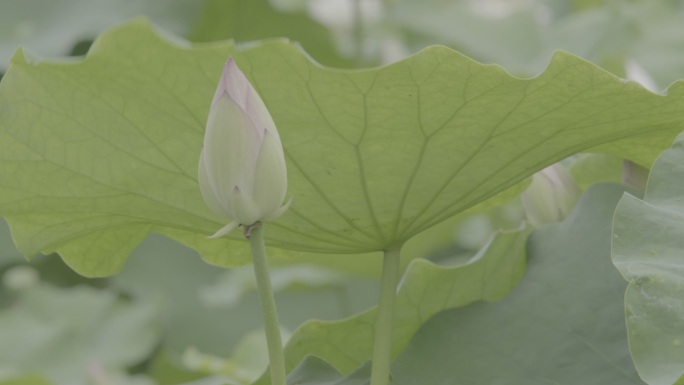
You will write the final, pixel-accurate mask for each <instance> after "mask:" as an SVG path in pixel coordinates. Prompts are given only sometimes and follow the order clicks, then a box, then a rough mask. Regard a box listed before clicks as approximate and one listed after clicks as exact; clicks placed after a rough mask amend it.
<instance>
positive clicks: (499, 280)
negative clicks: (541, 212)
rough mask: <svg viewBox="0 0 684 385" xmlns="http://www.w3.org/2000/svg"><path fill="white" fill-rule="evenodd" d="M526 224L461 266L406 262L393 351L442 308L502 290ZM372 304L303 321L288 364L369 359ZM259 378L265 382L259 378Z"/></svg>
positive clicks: (520, 254) (343, 366)
mask: <svg viewBox="0 0 684 385" xmlns="http://www.w3.org/2000/svg"><path fill="white" fill-rule="evenodd" d="M527 234H528V231H527V230H520V231H514V232H504V233H500V234H498V235H497V236H496V237H494V238H493V239H492V240H491V242H490V243H489V244H488V245H487V247H486V248H484V249H483V250H482V251H481V252H480V254H478V255H477V256H475V257H473V259H472V260H471V261H469V263H467V264H465V265H462V266H452V267H445V266H438V265H435V264H434V263H432V262H429V261H427V260H424V259H418V260H415V261H413V262H411V264H410V265H409V267H408V269H407V270H406V274H405V275H404V277H403V279H402V283H401V285H400V287H399V291H398V294H397V300H396V301H397V302H396V310H395V321H394V335H393V339H392V341H393V346H392V350H393V355H397V354H398V353H399V352H400V351H402V350H403V348H404V347H405V346H406V344H407V343H408V341H409V340H410V339H411V337H412V336H413V334H414V333H415V332H416V331H417V330H418V328H419V327H420V326H421V325H422V324H423V323H424V322H426V321H427V320H428V319H429V318H430V317H432V316H433V315H434V314H436V313H438V312H439V311H442V310H444V309H449V308H453V307H459V306H465V305H466V304H469V303H471V302H473V301H478V300H487V301H493V300H497V299H500V298H501V297H503V296H504V295H506V294H507V293H508V292H509V291H510V290H511V288H513V286H514V285H515V284H516V283H517V282H518V279H519V278H520V277H521V276H522V274H523V271H524V269H525V254H524V245H525V241H526V239H527ZM375 314H376V309H375V308H373V309H371V310H368V311H366V312H364V313H361V314H359V315H356V316H354V317H351V318H347V319H344V320H341V321H335V322H326V321H316V320H314V321H309V322H307V323H305V324H303V325H302V326H301V327H300V328H299V329H298V330H297V331H295V333H294V334H293V335H292V337H291V338H290V340H289V342H288V343H287V345H286V348H285V359H286V361H287V365H288V367H289V368H290V369H291V368H294V367H295V366H296V365H297V364H298V363H299V362H300V361H301V360H302V359H304V357H306V356H308V355H314V356H317V357H320V358H321V359H323V360H325V361H326V362H328V363H329V364H331V365H333V366H334V367H335V368H336V369H337V370H339V371H341V372H342V373H348V372H349V371H351V370H353V369H354V368H357V367H358V366H360V365H361V364H362V363H363V362H365V361H366V360H368V359H370V357H371V353H372V343H373V327H374V321H375ZM258 383H259V384H266V383H267V382H266V380H265V379H262V380H261V381H259V382H258Z"/></svg>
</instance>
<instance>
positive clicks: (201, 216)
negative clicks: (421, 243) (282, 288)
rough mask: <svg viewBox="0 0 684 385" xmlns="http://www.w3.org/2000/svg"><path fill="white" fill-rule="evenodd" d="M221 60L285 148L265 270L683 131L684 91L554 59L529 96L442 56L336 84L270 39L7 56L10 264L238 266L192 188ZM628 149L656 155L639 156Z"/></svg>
mask: <svg viewBox="0 0 684 385" xmlns="http://www.w3.org/2000/svg"><path fill="white" fill-rule="evenodd" d="M229 54H232V55H233V56H234V57H235V59H236V61H237V63H238V64H239V65H240V66H241V68H242V69H243V70H244V71H245V72H246V73H247V74H248V76H249V78H250V79H251V81H252V83H253V84H254V85H255V87H256V88H257V89H258V91H259V92H260V94H261V96H262V97H263V99H264V101H265V103H266V105H267V106H268V108H269V110H270V111H271V114H272V115H273V118H274V120H275V122H276V124H277V126H278V127H279V131H280V134H281V137H282V140H283V144H284V147H285V152H286V157H287V162H288V177H289V187H290V188H289V195H291V196H293V197H294V203H293V205H292V207H291V209H290V210H289V211H288V212H287V214H285V215H284V216H283V217H281V218H280V219H279V220H278V221H277V222H274V223H272V224H270V225H269V226H268V228H267V230H266V233H267V241H268V243H269V245H271V246H274V247H278V248H279V249H272V250H271V255H274V256H280V257H287V256H292V255H296V254H298V253H295V252H292V251H288V250H299V251H308V252H313V253H320V252H325V253H364V252H374V251H379V250H384V249H386V248H387V247H390V246H393V245H397V244H401V243H402V242H405V241H406V240H408V239H410V238H411V237H412V236H413V235H415V234H418V233H420V232H422V231H424V230H426V229H428V228H430V227H431V226H434V225H435V224H438V223H440V222H442V221H444V220H447V219H449V218H450V217H452V216H454V215H456V214H458V213H460V212H463V211H464V210H466V209H468V208H471V207H473V206H475V205H476V204H478V203H480V202H482V201H484V200H486V199H487V198H490V197H492V196H495V195H496V194H497V193H499V192H501V191H504V190H506V189H507V188H510V187H512V186H514V185H516V184H518V183H519V182H521V181H522V180H524V179H525V178H526V177H528V176H530V175H531V174H532V173H534V172H535V171H537V170H539V169H541V168H543V167H545V166H547V165H549V164H551V163H554V162H555V161H557V160H560V159H562V158H564V157H566V156H568V155H570V154H573V153H575V152H578V151H581V150H584V149H587V148H591V147H595V146H598V145H601V144H606V143H611V144H610V146H608V147H605V146H604V147H603V149H604V150H605V151H610V152H614V153H617V154H619V155H621V156H625V157H636V158H638V159H637V160H638V161H640V162H642V163H647V164H648V163H649V162H650V161H651V160H652V159H653V158H654V157H655V150H657V149H658V147H659V146H660V147H661V148H664V147H665V146H667V145H669V143H670V141H671V140H672V138H673V137H674V136H675V132H677V131H678V130H679V129H680V128H681V127H682V125H684V113H682V112H683V111H684V103H683V102H682V101H683V100H684V92H683V90H684V88H683V87H682V86H681V85H682V83H677V84H675V85H674V86H672V87H671V88H670V94H669V95H668V96H660V95H655V94H652V93H649V92H647V91H645V90H644V89H643V88H641V87H640V86H639V85H637V84H635V83H632V82H624V81H622V80H620V79H617V78H615V77H613V76H612V75H610V74H608V73H606V72H604V71H603V70H601V69H599V68H597V67H595V66H593V65H591V64H590V63H587V62H585V61H583V60H581V59H578V58H576V57H574V56H572V55H568V54H565V53H558V54H557V55H556V56H555V57H554V59H553V60H552V62H551V64H550V65H549V67H548V68H547V70H546V71H545V72H544V73H542V74H541V75H540V76H538V77H536V78H534V79H527V80H526V79H517V78H514V77H511V76H510V75H508V74H507V73H505V72H504V71H503V70H502V69H501V68H499V67H496V66H491V65H482V64H479V63H476V62H474V61H472V60H470V59H468V58H466V57H464V56H462V55H460V54H458V53H456V52H454V51H452V50H450V49H447V48H444V47H431V48H429V49H426V50H424V51H422V52H421V53H419V54H417V55H415V56H412V57H410V58H408V59H406V60H404V61H401V62H398V63H396V64H394V65H391V66H388V67H383V68H378V69H371V70H364V71H340V70H333V69H327V68H322V67H320V66H319V65H317V64H316V63H313V62H311V61H310V60H309V59H308V58H307V56H306V55H305V54H304V53H303V52H302V51H301V50H300V49H299V48H297V47H296V46H295V45H293V44H291V43H288V42H284V41H271V42H267V43H263V44H255V45H252V46H250V47H249V48H244V49H242V50H235V49H234V47H233V46H231V45H230V44H229V43H216V44H210V45H197V46H187V44H180V43H178V44H176V43H171V42H169V41H168V40H165V39H163V38H161V37H160V36H159V35H158V34H157V33H155V32H154V30H153V29H152V28H151V27H150V26H149V25H148V23H146V22H144V21H134V22H132V23H129V24H127V25H124V26H122V27H120V28H117V29H115V30H112V31H110V32H108V33H106V34H104V35H103V36H102V37H101V38H99V39H98V40H97V41H96V42H95V44H94V46H93V47H92V49H91V52H90V53H89V55H88V56H87V58H86V59H85V60H83V61H80V62H77V63H61V64H60V63H49V62H41V61H35V59H29V58H28V57H27V56H26V55H25V53H23V52H22V51H19V52H18V53H17V54H16V56H15V57H14V59H13V64H12V67H11V68H10V70H9V71H8V73H7V74H6V75H5V77H4V78H3V81H2V83H1V84H0V154H1V155H0V180H2V185H0V213H1V214H3V215H4V216H6V218H7V219H8V222H9V223H10V225H11V227H12V231H13V235H14V239H15V241H16V242H17V244H18V247H19V250H20V251H21V252H22V253H23V254H24V255H28V256H30V255H33V254H36V253H37V252H39V251H45V252H49V251H57V252H59V253H60V255H62V257H63V258H64V259H65V260H66V261H67V263H68V264H69V265H70V266H72V267H73V268H74V269H75V270H77V271H79V272H80V273H82V274H85V275H91V276H101V275H108V274H114V273H116V272H117V271H118V270H119V269H120V268H121V266H122V264H123V262H124V260H125V258H126V257H127V256H128V254H129V253H130V252H131V250H133V249H134V248H135V246H136V245H137V244H138V243H139V242H140V241H141V240H142V239H143V238H144V237H145V236H146V235H147V234H148V233H149V232H159V233H163V234H166V235H168V236H170V237H172V238H174V239H176V240H178V241H180V242H182V243H184V244H185V245H188V246H190V247H192V248H195V249H196V250H198V251H199V252H200V253H201V254H202V255H203V257H204V258H205V259H206V260H207V261H209V262H210V263H215V264H221V265H228V266H233V265H239V264H244V263H246V262H248V261H249V253H248V250H247V245H246V243H245V242H244V241H243V240H242V236H241V234H239V232H235V234H232V235H231V237H230V238H223V239H218V240H213V241H210V240H207V239H206V236H208V235H210V234H212V233H214V232H215V231H216V230H217V229H218V228H220V227H222V226H223V225H225V223H223V221H222V220H221V219H220V218H218V217H216V216H215V215H214V214H212V213H211V212H210V211H209V210H208V209H207V208H206V206H205V204H204V202H203V201H202V199H201V196H200V193H199V188H198V186H197V180H196V173H197V160H198V156H199V151H200V148H201V141H202V136H203V133H204V123H205V118H206V115H207V112H208V109H209V104H210V101H211V96H212V95H213V92H214V88H215V86H216V82H217V80H218V77H219V75H220V70H221V66H222V64H223V62H224V61H225V59H226V57H227V56H228V55H229ZM634 138H638V139H639V140H640V141H642V142H643V141H645V140H646V139H648V140H650V141H651V142H650V143H651V144H653V146H654V147H653V148H649V149H648V150H649V152H644V151H643V146H642V145H641V143H640V142H638V141H636V140H634ZM614 141H618V142H617V143H615V144H612V142H614Z"/></svg>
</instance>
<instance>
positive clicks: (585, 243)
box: [392, 184, 643, 385]
mask: <svg viewBox="0 0 684 385" xmlns="http://www.w3.org/2000/svg"><path fill="white" fill-rule="evenodd" d="M623 191H624V188H623V187H622V186H619V185H615V184H600V185H597V186H594V187H592V188H590V189H589V190H588V191H587V192H586V194H585V195H584V196H583V198H582V199H581V201H580V203H579V204H578V206H577V207H576V209H575V210H574V211H573V212H572V213H571V215H570V216H569V217H568V218H567V219H566V220H565V221H564V222H562V223H559V224H554V225H548V226H545V227H542V228H540V229H538V230H537V231H536V232H534V233H533V234H532V235H531V236H530V238H529V241H528V247H527V251H528V265H527V270H526V272H525V276H524V277H523V278H522V280H521V281H520V283H519V284H518V286H516V287H515V288H514V289H513V290H512V291H511V292H510V294H509V295H508V296H507V297H506V298H504V299H503V300H501V301H499V302H494V303H483V302H480V303H476V304H473V305H471V306H468V307H464V308H459V309H453V310H449V311H446V312H443V313H440V314H438V315H437V316H435V317H434V318H432V319H431V320H430V321H429V322H427V323H426V324H425V325H423V327H422V328H421V329H420V330H419V331H418V333H417V334H416V336H415V337H414V338H413V340H411V342H410V344H409V347H408V348H407V349H406V350H405V351H404V352H403V353H402V354H401V355H400V356H399V357H398V358H397V359H396V360H395V362H394V364H393V370H392V373H393V378H394V380H395V381H394V382H393V384H396V385H414V384H430V385H455V384H525V385H548V384H564V385H565V384H568V385H570V384H572V385H575V384H577V385H579V384H581V385H628V384H629V385H637V384H643V382H642V381H641V380H640V379H639V377H638V375H637V373H636V371H635V369H634V367H633V365H632V362H631V359H630V356H629V349H628V346H627V333H626V329H625V323H624V312H623V309H622V305H623V301H622V295H621V293H622V291H623V290H624V288H625V286H626V284H625V282H624V280H623V279H622V278H621V277H620V274H619V273H618V272H617V271H616V270H615V268H614V267H613V265H612V264H611V261H610V234H611V220H612V216H613V210H614V208H615V205H616V204H617V202H618V200H619V198H620V196H621V195H622V193H623Z"/></svg>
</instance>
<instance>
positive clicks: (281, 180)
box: [252, 131, 287, 215]
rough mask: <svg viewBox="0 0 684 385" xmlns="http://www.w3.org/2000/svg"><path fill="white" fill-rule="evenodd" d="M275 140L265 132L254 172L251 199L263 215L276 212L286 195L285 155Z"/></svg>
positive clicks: (278, 142) (275, 137) (275, 138)
mask: <svg viewBox="0 0 684 385" xmlns="http://www.w3.org/2000/svg"><path fill="white" fill-rule="evenodd" d="M277 139H278V138H277V136H274V135H273V134H271V133H270V132H269V131H266V132H265V135H264V140H263V141H262V142H261V148H260V149H259V158H258V159H257V162H256V167H255V170H254V190H253V193H252V197H253V198H254V202H255V203H256V204H257V206H259V207H260V208H261V210H262V213H263V214H264V215H269V213H270V212H272V211H274V210H277V209H278V207H280V205H282V203H283V199H285V194H286V193H287V169H286V167H285V155H284V154H283V147H282V146H281V144H280V141H279V140H277Z"/></svg>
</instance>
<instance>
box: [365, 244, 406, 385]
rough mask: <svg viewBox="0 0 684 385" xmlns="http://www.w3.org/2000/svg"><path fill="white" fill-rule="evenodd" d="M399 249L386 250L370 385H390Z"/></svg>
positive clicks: (376, 320)
mask: <svg viewBox="0 0 684 385" xmlns="http://www.w3.org/2000/svg"><path fill="white" fill-rule="evenodd" d="M399 257H400V254H399V248H394V249H388V250H385V255H384V258H383V266H382V278H381V280H380V303H379V304H378V313H377V318H376V319H375V341H374V345H373V362H372V372H371V382H370V385H388V384H389V383H390V367H391V363H392V324H393V322H394V303H395V302H396V298H397V284H398V283H399V261H400V258H399Z"/></svg>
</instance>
